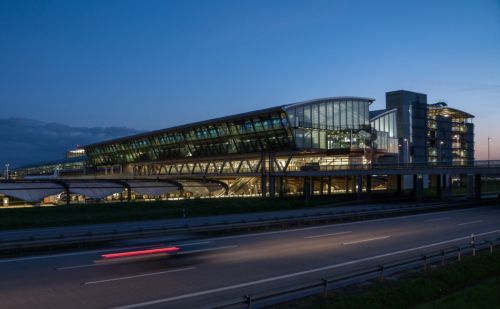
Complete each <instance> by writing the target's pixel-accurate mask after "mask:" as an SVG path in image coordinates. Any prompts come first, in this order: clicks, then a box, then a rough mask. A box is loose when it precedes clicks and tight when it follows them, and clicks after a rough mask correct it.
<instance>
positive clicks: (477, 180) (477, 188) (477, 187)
mask: <svg viewBox="0 0 500 309" xmlns="http://www.w3.org/2000/svg"><path fill="white" fill-rule="evenodd" d="M474 195H475V197H476V199H478V200H480V199H481V198H482V188H481V174H476V175H475V176H474Z"/></svg>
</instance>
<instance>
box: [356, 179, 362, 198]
mask: <svg viewBox="0 0 500 309" xmlns="http://www.w3.org/2000/svg"><path fill="white" fill-rule="evenodd" d="M356 184H357V188H356V194H357V198H358V200H360V199H362V198H363V176H361V175H358V176H357V177H356Z"/></svg>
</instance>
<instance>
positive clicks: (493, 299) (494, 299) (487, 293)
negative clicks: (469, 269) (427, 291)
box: [415, 278, 500, 309]
mask: <svg viewBox="0 0 500 309" xmlns="http://www.w3.org/2000/svg"><path fill="white" fill-rule="evenodd" d="M499 291H500V278H494V279H490V280H487V281H485V282H481V283H479V284H477V285H475V286H473V287H470V288H467V289H464V290H462V291H459V292H457V293H454V294H451V295H450V296H448V297H445V298H442V299H439V300H436V301H433V302H430V303H426V304H423V305H420V306H417V307H415V308H416V309H447V308H453V309H476V308H477V309H484V308H500V293H499Z"/></svg>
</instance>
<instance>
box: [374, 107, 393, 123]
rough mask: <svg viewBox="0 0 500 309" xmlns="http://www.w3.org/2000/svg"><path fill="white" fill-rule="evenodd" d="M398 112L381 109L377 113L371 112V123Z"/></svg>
mask: <svg viewBox="0 0 500 309" xmlns="http://www.w3.org/2000/svg"><path fill="white" fill-rule="evenodd" d="M397 110H398V109H397V108H393V109H379V110H376V111H370V121H372V120H375V119H377V118H380V117H383V116H385V115H387V114H390V113H394V112H396V111H397Z"/></svg>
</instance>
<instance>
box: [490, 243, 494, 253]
mask: <svg viewBox="0 0 500 309" xmlns="http://www.w3.org/2000/svg"><path fill="white" fill-rule="evenodd" d="M490 253H491V254H493V242H492V241H490Z"/></svg>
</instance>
